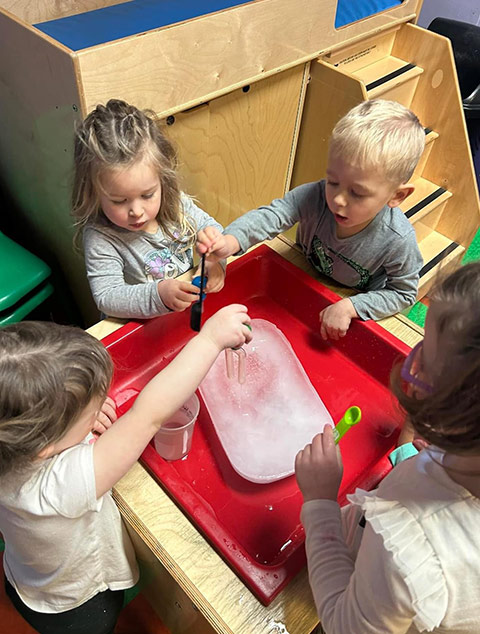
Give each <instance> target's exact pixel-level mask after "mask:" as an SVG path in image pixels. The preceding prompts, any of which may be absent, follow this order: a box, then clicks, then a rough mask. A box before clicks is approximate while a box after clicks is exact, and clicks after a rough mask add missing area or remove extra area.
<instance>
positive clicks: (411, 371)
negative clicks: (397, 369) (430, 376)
mask: <svg viewBox="0 0 480 634" xmlns="http://www.w3.org/2000/svg"><path fill="white" fill-rule="evenodd" d="M422 346H423V341H419V342H418V343H417V345H416V346H414V347H413V348H412V349H411V350H410V353H409V354H408V356H407V358H406V359H405V361H404V363H403V366H402V371H401V373H400V376H401V377H402V379H403V380H404V381H406V382H407V383H410V384H411V385H414V386H415V387H416V388H418V389H419V390H423V391H424V392H427V393H429V394H430V393H431V392H433V388H432V386H431V385H430V384H429V383H425V381H422V379H419V378H418V376H417V375H418V374H419V372H421V363H420V362H419V358H418V355H419V353H420V352H421V349H422Z"/></svg>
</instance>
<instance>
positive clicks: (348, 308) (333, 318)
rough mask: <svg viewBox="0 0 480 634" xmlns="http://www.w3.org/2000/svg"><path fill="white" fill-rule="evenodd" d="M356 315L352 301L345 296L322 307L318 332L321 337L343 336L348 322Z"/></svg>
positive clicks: (348, 324)
mask: <svg viewBox="0 0 480 634" xmlns="http://www.w3.org/2000/svg"><path fill="white" fill-rule="evenodd" d="M355 317H358V315H357V311H356V310H355V308H354V306H353V304H352V302H351V301H350V300H349V299H348V297H345V298H344V299H341V300H340V301H339V302H336V303H335V304H331V305H330V306H327V308H324V309H323V310H322V311H321V313H320V315H319V319H320V334H321V336H322V339H325V340H326V339H335V340H336V339H340V337H345V335H346V334H347V331H348V329H349V327H350V322H351V321H352V319H354V318H355Z"/></svg>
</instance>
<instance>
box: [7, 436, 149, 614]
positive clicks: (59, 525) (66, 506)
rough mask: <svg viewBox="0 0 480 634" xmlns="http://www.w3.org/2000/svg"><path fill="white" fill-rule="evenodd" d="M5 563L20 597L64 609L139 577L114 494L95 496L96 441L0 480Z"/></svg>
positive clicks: (40, 608)
mask: <svg viewBox="0 0 480 634" xmlns="http://www.w3.org/2000/svg"><path fill="white" fill-rule="evenodd" d="M0 532H1V533H3V537H4V540H5V556H4V567H5V574H6V577H7V579H8V580H9V582H10V583H11V584H12V586H13V587H14V588H15V589H16V591H17V592H18V594H19V596H20V598H21V599H22V601H23V602H24V603H25V604H26V605H27V606H28V607H29V608H31V609H32V610H36V611H37V612H49V613H55V612H64V611H66V610H71V609H73V608H75V607H78V606H79V605H82V604H83V603H85V602H86V601H88V600H89V599H91V598H92V597H93V596H95V595H96V594H98V593H99V592H103V591H104V590H107V589H110V590H123V589H125V588H130V587H132V586H133V585H135V583H136V582H137V580H138V568H137V564H136V561H135V553H134V550H133V546H132V543H131V541H130V538H129V536H128V534H127V532H126V529H125V527H124V525H123V522H122V519H121V517H120V513H119V511H118V509H117V507H116V505H115V502H114V501H113V499H112V497H111V495H110V493H106V494H105V495H103V496H102V497H101V498H100V499H98V500H97V499H96V493H95V474H94V466H93V445H91V444H86V443H82V444H79V445H76V446H75V447H71V448H70V449H67V450H66V451H63V452H62V453H60V454H58V455H56V456H54V457H52V458H49V459H47V460H44V461H42V462H41V463H40V464H39V468H38V469H36V470H35V471H34V472H29V474H22V475H19V474H15V473H9V474H7V475H6V476H4V477H3V478H1V479H0Z"/></svg>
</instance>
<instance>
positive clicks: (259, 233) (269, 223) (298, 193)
mask: <svg viewBox="0 0 480 634" xmlns="http://www.w3.org/2000/svg"><path fill="white" fill-rule="evenodd" d="M309 195H310V185H308V186H305V185H302V186H300V187H297V188H295V189H292V191H290V192H287V194H285V196H284V197H283V198H277V199H275V200H273V201H272V202H271V203H270V204H269V205H264V206H262V207H259V208H258V209H254V210H252V211H249V212H248V213H246V214H244V215H243V216H241V217H240V218H237V220H234V221H233V222H232V223H231V224H229V225H228V227H226V229H225V231H224V236H223V237H224V239H225V241H222V240H221V239H220V238H219V237H218V235H217V237H215V236H213V235H208V233H207V234H201V235H200V239H199V238H198V237H197V249H198V252H199V253H200V254H203V253H207V254H208V255H209V256H210V259H214V258H215V257H216V258H219V257H222V258H227V257H229V256H230V255H241V254H242V253H245V251H247V250H248V249H249V248H250V247H251V246H253V245H254V244H258V242H262V240H271V239H272V238H275V236H277V235H278V234H279V233H281V232H282V231H285V230H286V229H290V227H293V225H294V224H295V223H296V222H298V221H299V220H300V213H301V209H302V204H304V202H305V200H306V198H307V197H308V196H309ZM212 256H213V257H212Z"/></svg>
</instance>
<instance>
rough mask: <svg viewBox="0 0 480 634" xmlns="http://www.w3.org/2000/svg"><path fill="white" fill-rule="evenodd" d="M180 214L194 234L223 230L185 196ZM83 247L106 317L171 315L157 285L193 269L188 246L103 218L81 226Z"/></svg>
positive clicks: (94, 290) (94, 291) (95, 295)
mask: <svg viewBox="0 0 480 634" xmlns="http://www.w3.org/2000/svg"><path fill="white" fill-rule="evenodd" d="M181 203H182V206H183V211H184V214H185V215H186V216H187V217H189V218H190V220H191V221H192V222H193V223H194V225H195V226H196V229H197V231H199V230H200V229H203V228H205V227H207V226H214V227H217V229H219V230H220V231H221V230H222V226H221V225H220V224H219V223H218V222H216V221H215V220H214V219H213V218H211V217H210V216H209V215H208V214H207V213H205V212H204V211H203V210H202V209H200V208H199V207H197V205H195V203H194V202H193V201H192V199H191V198H189V197H188V196H187V195H186V194H183V193H182V196H181ZM83 245H84V251H85V262H86V268H87V277H88V281H89V284H90V289H91V291H92V295H93V298H94V300H95V303H96V305H97V307H98V309H99V310H100V311H102V312H103V313H105V314H106V315H108V316H110V317H124V318H131V319H135V318H137V319H148V318H150V317H156V316H157V315H162V314H164V313H167V312H170V311H169V309H168V308H167V307H166V306H165V304H164V303H163V302H162V300H161V299H160V296H159V294H158V282H160V281H162V280H164V279H171V278H174V277H178V276H179V275H181V274H182V273H185V271H188V270H189V269H191V268H192V266H193V250H192V247H189V248H187V249H185V243H184V242H182V241H173V242H172V239H171V238H169V237H168V236H166V235H165V234H164V233H163V231H162V229H160V228H159V229H158V231H157V232H156V233H155V234H151V233H147V232H145V231H135V232H134V231H128V229H122V228H121V227H117V226H116V225H114V224H112V223H111V222H110V221H109V220H107V219H106V218H105V217H103V216H102V217H101V218H100V219H99V221H98V222H97V223H96V224H95V225H94V224H90V225H87V226H86V227H85V230H84V232H83Z"/></svg>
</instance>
